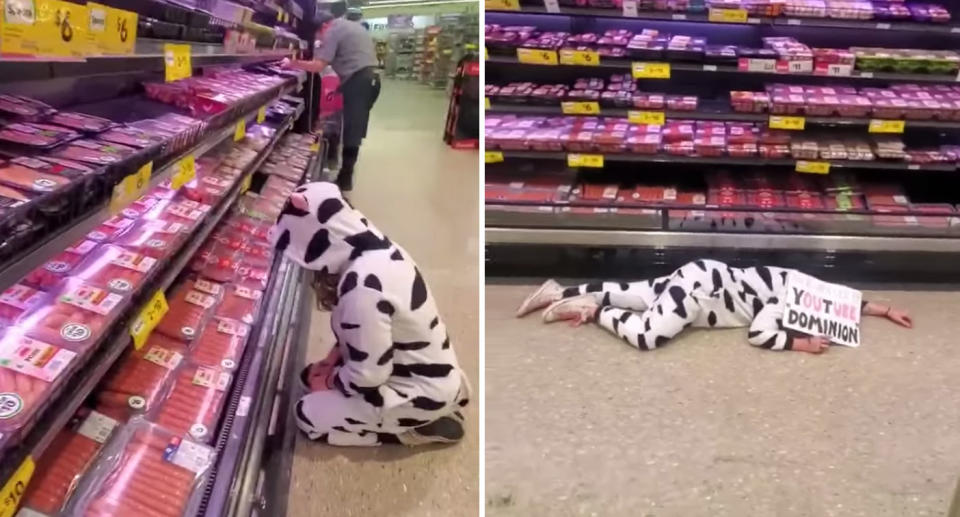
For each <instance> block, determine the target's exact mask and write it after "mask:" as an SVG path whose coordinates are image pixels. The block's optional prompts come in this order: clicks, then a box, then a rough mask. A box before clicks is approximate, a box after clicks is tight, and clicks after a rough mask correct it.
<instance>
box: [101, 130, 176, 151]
mask: <svg viewBox="0 0 960 517" xmlns="http://www.w3.org/2000/svg"><path fill="white" fill-rule="evenodd" d="M97 139H99V140H103V141H104V142H110V143H113V144H122V145H126V146H130V147H136V148H139V149H144V148H147V147H153V146H155V145H160V144H163V143H164V141H165V140H166V139H165V138H163V137H162V136H158V135H155V134H152V133H148V132H147V131H145V130H143V129H139V128H135V127H129V126H121V127H115V128H113V129H110V130H109V131H106V132H104V133H101V134H99V135H97Z"/></svg>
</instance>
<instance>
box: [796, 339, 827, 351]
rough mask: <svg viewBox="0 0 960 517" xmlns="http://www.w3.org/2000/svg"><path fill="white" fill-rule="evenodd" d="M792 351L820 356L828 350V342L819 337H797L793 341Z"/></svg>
mask: <svg viewBox="0 0 960 517" xmlns="http://www.w3.org/2000/svg"><path fill="white" fill-rule="evenodd" d="M792 348H793V350H797V351H800V352H807V353H810V354H822V353H824V352H826V351H827V350H829V349H830V341H829V340H827V338H824V337H820V336H810V337H799V338H795V339H794V340H793V347H792Z"/></svg>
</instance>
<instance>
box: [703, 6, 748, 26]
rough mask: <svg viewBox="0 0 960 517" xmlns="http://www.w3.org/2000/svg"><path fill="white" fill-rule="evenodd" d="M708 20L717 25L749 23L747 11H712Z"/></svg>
mask: <svg viewBox="0 0 960 517" xmlns="http://www.w3.org/2000/svg"><path fill="white" fill-rule="evenodd" d="M707 19H709V20H710V21H711V22H717V23H747V10H746V9H710V12H709V14H708V15H707Z"/></svg>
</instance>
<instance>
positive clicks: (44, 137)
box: [0, 122, 80, 149]
mask: <svg viewBox="0 0 960 517" xmlns="http://www.w3.org/2000/svg"><path fill="white" fill-rule="evenodd" d="M77 138H80V133H77V132H76V131H73V130H70V129H67V128H64V127H60V126H51V125H49V124H35V123H32V122H23V123H18V124H9V125H7V126H4V127H3V129H0V141H3V142H8V143H12V144H17V145H23V146H27V147H31V148H34V149H49V148H51V147H54V146H57V145H60V144H62V143H65V142H69V141H71V140H76V139H77Z"/></svg>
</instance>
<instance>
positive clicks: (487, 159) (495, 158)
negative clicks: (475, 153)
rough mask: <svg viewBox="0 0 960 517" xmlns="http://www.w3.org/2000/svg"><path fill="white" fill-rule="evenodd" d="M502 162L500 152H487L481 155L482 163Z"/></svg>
mask: <svg viewBox="0 0 960 517" xmlns="http://www.w3.org/2000/svg"><path fill="white" fill-rule="evenodd" d="M502 161H503V153H501V152H500V151H487V152H485V153H483V162H484V163H500V162H502Z"/></svg>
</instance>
